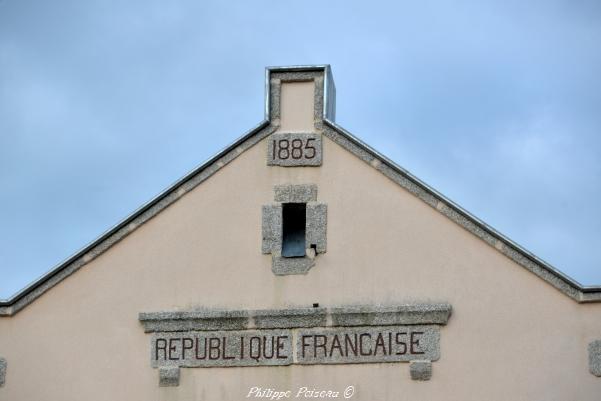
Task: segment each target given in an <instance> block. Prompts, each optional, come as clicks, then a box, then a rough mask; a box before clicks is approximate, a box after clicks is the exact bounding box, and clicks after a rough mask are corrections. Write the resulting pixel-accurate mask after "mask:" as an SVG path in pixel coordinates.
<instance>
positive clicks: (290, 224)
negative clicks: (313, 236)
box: [282, 203, 307, 258]
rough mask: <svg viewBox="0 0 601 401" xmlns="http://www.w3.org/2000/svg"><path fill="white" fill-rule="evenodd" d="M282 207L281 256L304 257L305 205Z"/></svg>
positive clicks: (296, 204) (287, 204) (290, 204)
mask: <svg viewBox="0 0 601 401" xmlns="http://www.w3.org/2000/svg"><path fill="white" fill-rule="evenodd" d="M282 206H283V210H282V220H283V223H282V231H283V232H282V256H284V257H286V258H292V257H302V256H305V226H306V223H307V205H306V204H304V203H284V204H283V205H282Z"/></svg>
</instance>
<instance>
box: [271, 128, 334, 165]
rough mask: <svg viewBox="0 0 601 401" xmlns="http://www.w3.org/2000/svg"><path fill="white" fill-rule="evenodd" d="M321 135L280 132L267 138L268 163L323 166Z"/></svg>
mask: <svg viewBox="0 0 601 401" xmlns="http://www.w3.org/2000/svg"><path fill="white" fill-rule="evenodd" d="M321 160H322V142H321V135H320V134H315V133H300V132H294V133H279V134H273V135H271V136H270V137H269V138H268V139H267V165H269V166H282V167H298V166H321Z"/></svg>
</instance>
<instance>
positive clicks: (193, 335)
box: [152, 330, 292, 367]
mask: <svg viewBox="0 0 601 401" xmlns="http://www.w3.org/2000/svg"><path fill="white" fill-rule="evenodd" d="M290 363H292V334H291V332H290V330H260V331H257V330H244V331H209V332H176V333H157V334H155V335H154V336H153V338H152V366H153V367H157V366H169V365H173V366H182V367H211V366H258V365H289V364H290Z"/></svg>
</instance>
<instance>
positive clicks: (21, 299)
mask: <svg viewBox="0 0 601 401" xmlns="http://www.w3.org/2000/svg"><path fill="white" fill-rule="evenodd" d="M272 78H273V79H272ZM299 79H300V80H308V79H313V80H315V83H316V85H315V100H316V101H315V116H317V118H316V121H315V126H316V131H317V132H321V133H322V134H323V135H325V136H327V137H328V138H329V139H331V140H332V141H334V142H336V143H337V144H339V145H340V146H342V147H343V148H345V149H347V150H348V151H350V152H351V153H353V154H354V155H355V156H357V157H359V158H360V159H362V160H363V161H364V162H366V163H368V164H369V165H371V166H372V167H373V168H375V169H376V170H378V171H379V172H381V173H382V174H384V175H385V176H387V177H388V178H390V179H391V180H392V181H393V182H395V183H397V184H398V185H400V186H401V187H403V188H405V189H407V190H408V191H409V192H411V193H412V194H414V195H415V196H417V197H418V198H419V199H421V200H423V201H424V202H426V203H427V204H428V205H430V206H431V207H433V208H435V209H436V210H438V211H439V212H440V213H442V214H443V215H445V216H446V217H448V218H449V219H450V220H452V221H454V222H455V223H457V224H459V225H460V226H462V227H463V228H465V229H466V230H467V231H469V232H471V233H472V234H474V235H476V236H477V237H479V238H480V239H482V240H483V241H485V242H486V243H487V244H489V245H490V246H492V247H494V248H495V249H497V250H498V251H499V252H501V253H502V254H504V255H505V256H507V257H508V258H509V259H511V260H513V261H514V262H516V263H517V264H518V265H520V266H522V267H523V268H525V269H526V270H528V271H530V272H532V273H533V274H535V275H537V276H538V277H540V278H541V279H543V280H545V281H546V282H547V283H549V284H551V285H552V286H553V287H555V288H557V289H558V290H559V291H561V292H563V293H564V294H566V295H567V296H569V297H570V298H572V299H573V300H575V301H577V302H601V286H583V285H581V284H580V283H578V282H577V281H575V280H573V279H572V278H570V277H568V276H567V275H565V274H563V273H562V272H560V271H559V270H557V269H555V268H554V267H553V266H551V265H550V264H548V263H547V262H545V261H543V260H541V259H540V258H538V257H536V256H535V255H533V254H532V253H530V252H528V251H527V250H526V249H524V248H523V247H521V246H519V245H518V244H516V243H515V242H513V241H511V240H510V239H508V238H507V237H505V236H504V235H502V234H501V233H499V232H497V231H496V230H494V229H493V228H491V227H490V226H488V225H487V224H486V223H484V222H483V221H481V220H479V219H478V218H477V217H475V216H473V215H471V214H470V213H468V212H467V211H465V210H464V209H463V208H461V207H460V206H458V205H457V204H455V203H454V202H452V201H451V200H449V199H447V198H446V197H444V196H443V195H442V194H440V193H439V192H437V191H436V190H434V189H433V188H431V187H430V186H428V185H427V184H425V183H424V182H422V181H421V180H419V179H418V178H417V177H415V176H413V175H412V174H411V173H409V172H408V171H407V170H405V169H403V168H401V167H399V166H398V165H397V164H395V163H394V162H392V161H391V160H389V159H388V158H386V157H385V156H383V155H382V154H380V153H378V152H377V151H376V150H374V149H372V148H371V147H370V146H368V145H367V144H365V143H364V142H362V141H361V140H359V139H358V138H356V137H355V136H354V135H352V134H351V133H350V132H348V131H346V130H345V129H344V128H342V127H341V126H339V125H338V124H336V123H335V122H334V116H335V110H334V108H335V93H336V90H335V86H334V80H333V78H332V73H331V69H330V66H329V65H310V66H291V67H268V68H267V69H266V70H265V118H264V120H263V121H262V122H261V123H259V124H258V125H257V126H256V127H255V128H253V129H251V130H250V131H249V132H248V133H246V134H245V135H243V136H242V137H241V138H239V139H238V140H236V141H235V142H234V143H233V144H231V145H230V146H228V147H227V148H226V149H224V150H223V151H222V152H220V153H218V154H217V155H215V156H214V157H212V158H211V159H209V160H208V161H207V162H206V163H204V164H202V165H201V166H199V167H198V168H195V169H194V170H192V171H191V172H190V173H189V174H187V175H185V176H184V177H183V178H182V179H180V180H179V181H177V182H176V183H175V184H173V185H172V186H171V187H169V188H167V189H166V190H165V191H163V192H161V193H160V194H159V195H158V196H157V197H155V198H154V199H153V200H151V201H150V202H148V203H147V204H145V205H143V206H142V207H140V208H139V209H138V210H136V211H135V212H134V213H132V214H131V215H130V216H129V217H127V218H125V219H124V220H123V221H121V222H120V223H118V224H117V225H116V226H114V227H113V228H111V229H110V230H108V231H107V232H106V233H104V234H103V235H101V236H100V237H99V238H98V239H96V240H95V241H93V242H92V243H91V244H89V245H88V246H86V247H85V248H83V249H82V250H80V251H79V252H77V253H76V254H75V255H73V256H72V257H70V258H68V259H67V260H66V261H65V262H63V263H61V264H59V265H58V266H56V267H55V268H54V269H52V270H51V271H49V272H48V273H46V274H45V275H43V276H42V277H41V278H39V279H38V280H36V281H34V282H33V283H31V284H30V285H28V286H27V287H25V288H24V289H23V290H21V291H19V292H18V293H17V294H15V295H14V296H12V297H10V298H9V299H5V300H0V317H3V316H12V315H14V314H15V313H17V312H19V311H20V310H21V309H23V308H24V307H26V306H27V305H29V304H30V303H31V302H33V301H34V300H36V299H37V298H38V297H40V296H41V295H42V294H44V293H45V292H46V291H48V290H50V289H51V288H52V287H54V286H55V285H56V284H58V283H59V282H61V281H62V280H64V279H65V278H67V277H68V276H70V275H71V274H73V273H75V272H76V271H78V270H79V269H80V268H82V267H84V266H86V265H87V264H88V263H89V262H91V261H92V260H94V259H95V258H96V257H98V256H100V255H101V254H102V253H104V252H105V251H106V250H107V249H109V248H110V247H112V246H113V245H114V244H116V243H117V242H119V241H120V240H121V239H123V238H125V237H126V236H128V235H129V234H131V233H132V232H133V231H134V230H136V229H137V228H138V227H140V225H142V224H144V223H145V222H147V221H148V220H150V219H151V218H152V217H154V216H156V215H157V214H158V213H160V212H161V211H162V210H163V209H165V208H166V207H168V206H169V205H171V204H172V203H174V202H175V201H177V200H178V199H180V198H181V197H182V196H184V195H185V194H186V193H187V192H189V191H190V190H192V189H193V188H195V187H196V186H197V185H198V184H200V183H202V182H204V181H205V180H207V179H208V178H210V177H211V176H212V175H213V174H215V173H216V172H217V171H219V170H220V169H221V168H223V167H224V166H226V165H227V164H229V163H230V162H231V161H232V160H234V159H236V158H237V157H238V156H239V155H240V154H242V153H243V152H244V151H245V150H247V149H249V148H250V147H252V146H253V145H254V144H256V143H257V142H259V141H261V140H262V139H264V138H266V137H267V136H269V135H271V134H272V133H274V132H275V131H276V130H277V129H278V128H279V96H280V94H279V87H280V85H281V81H282V80H284V81H290V80H299Z"/></svg>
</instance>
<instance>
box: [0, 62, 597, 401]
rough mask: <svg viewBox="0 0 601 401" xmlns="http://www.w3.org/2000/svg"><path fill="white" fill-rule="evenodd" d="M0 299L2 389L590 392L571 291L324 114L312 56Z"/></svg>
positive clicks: (562, 395) (264, 393)
mask: <svg viewBox="0 0 601 401" xmlns="http://www.w3.org/2000/svg"><path fill="white" fill-rule="evenodd" d="M265 85H266V88H265V89H266V102H265V119H264V121H263V122H262V123H260V124H259V125H258V126H257V127H256V128H254V129H253V130H251V131H250V132H248V133H247V134H245V135H244V136H243V137H241V138H240V139H239V140H237V141H236V142H235V143H234V144H232V145H231V146H229V147H228V148H227V149H225V150H224V151H223V152H221V153H220V154H218V155H216V156H215V157H214V158H212V159H211V160H209V161H208V162H207V163H205V164H204V165H202V166H200V167H199V168H197V169H196V170H194V171H193V172H191V173H190V174H188V175H187V176H186V177H184V178H182V179H181V180H180V181H179V182H177V183H176V184H175V185H174V186H172V187H171V188H169V189H167V190H166V191H164V192H163V193H161V194H160V195H159V196H158V197H157V198H155V199H154V200H153V201H151V202H150V203H148V204H147V205H145V206H143V207H142V208H141V209H139V210H138V211H136V212H135V213H134V214H132V215H131V216H130V217H129V218H127V219H126V220H124V221H123V222H121V223H120V224H119V225H117V226H116V227H115V228H113V229H112V230H111V231H109V232H107V233H106V234H105V235H103V236H102V237H101V238H99V239H98V240H96V241H95V242H94V243H92V244H90V245H89V246H88V247H86V248H85V249H83V250H82V251H81V252H79V253H78V254H76V255H74V256H73V257H72V258H70V259H69V260H67V261H66V262H65V263H64V264H62V265H60V266H58V267H57V268H55V269H54V270H52V271H51V272H49V273H48V274H47V275H45V276H44V277H42V278H41V279H40V280H38V281H37V282H35V283H33V284H32V285H30V286H29V287H27V288H25V289H24V290H23V291H21V292H20V293H18V294H16V295H15V296H14V297H12V298H11V299H8V300H4V301H0V400H11V401H25V400H60V401H68V400H77V401H80V400H90V401H91V400H99V401H100V400H111V401H112V400H140V401H142V400H143V401H153V400H157V401H158V400H239V399H240V400H241V399H302V398H314V399H315V398H318V399H332V398H337V399H354V400H399V399H421V400H462V401H464V400H580V401H584V400H591V401H592V400H599V399H601V377H600V376H601V287H585V286H582V285H580V284H578V283H577V282H575V281H574V280H572V279H570V278H569V277H567V276H565V275H564V274H562V273H561V272H559V271H557V270H556V269H554V268H553V267H551V266H549V265H547V264H546V263H545V262H543V261H541V260H540V259H538V258H537V257H536V256H534V255H532V254H530V253H528V252H527V251H525V250H524V249H522V248H521V247H519V246H518V245H517V244H515V243H514V242H512V241H511V240H510V239H508V238H506V237H505V236H503V235H502V234H500V233H498V232H496V231H494V230H493V229H491V228H490V227H489V226H487V225H486V224H484V223H483V222H481V221H479V220H478V219H476V218H475V217H473V216H472V215H470V214H469V213H468V212H466V211H465V210H463V209H461V208H460V207H459V206H457V205H455V204H454V203H453V202H451V201H450V200H448V199H446V198H445V197H444V196H442V195H441V194H439V193H438V192H436V191H435V190H433V189H432V188H430V187H428V186H427V185H426V184H424V183H423V182H421V181H420V180H419V179H417V178H416V177H414V176H412V175H411V174H409V173H408V172H406V171H405V170H403V169H402V168H400V167H398V166H397V165H396V164H394V163H393V162H392V161H390V160H388V159H386V158H385V157H384V156H382V155H381V154H379V153H378V152H376V151H375V150H373V149H371V148H370V147H369V146H367V145H366V144H364V143H363V142H361V141H360V140H359V139H357V138H356V137H354V136H353V135H351V134H350V133H349V132H347V131H346V130H344V129H343V128H341V127H340V126H339V125H337V124H336V123H335V87H334V82H333V79H332V75H331V71H330V68H329V66H308V67H276V68H268V69H267V70H266V82H265Z"/></svg>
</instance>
